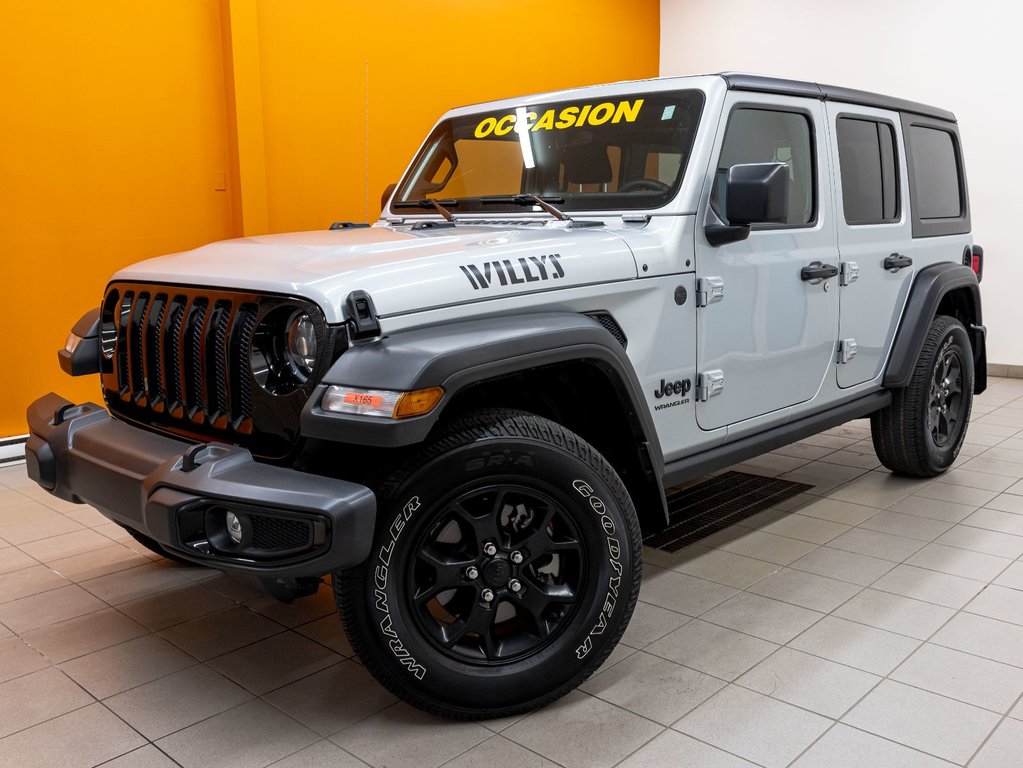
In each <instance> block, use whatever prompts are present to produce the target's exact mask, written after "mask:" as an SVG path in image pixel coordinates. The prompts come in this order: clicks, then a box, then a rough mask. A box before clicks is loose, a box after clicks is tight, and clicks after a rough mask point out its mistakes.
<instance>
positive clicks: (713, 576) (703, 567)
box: [672, 547, 779, 589]
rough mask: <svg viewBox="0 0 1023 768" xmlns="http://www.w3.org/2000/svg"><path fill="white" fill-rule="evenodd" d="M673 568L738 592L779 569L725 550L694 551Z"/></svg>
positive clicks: (701, 548) (699, 548)
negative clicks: (732, 588) (733, 588)
mask: <svg viewBox="0 0 1023 768" xmlns="http://www.w3.org/2000/svg"><path fill="white" fill-rule="evenodd" d="M672 568H673V570H676V571H679V572H680V573H685V574H688V575H689V576H696V577H699V578H701V579H706V580H707V581H714V582H717V583H718V584H725V585H727V586H729V587H735V588H736V589H745V588H746V587H748V586H749V585H750V584H755V583H756V582H758V581H760V580H761V579H762V578H764V577H765V576H767V575H768V574H771V573H774V572H775V571H776V570H778V568H779V566H778V565H776V564H775V563H768V562H767V561H765V560H756V559H754V558H752V557H745V556H744V555H737V554H735V553H733V552H726V551H725V550H723V549H704V548H703V547H690V548H688V550H687V552H686V557H685V559H684V560H682V561H681V562H679V563H678V564H677V565H674V566H672Z"/></svg>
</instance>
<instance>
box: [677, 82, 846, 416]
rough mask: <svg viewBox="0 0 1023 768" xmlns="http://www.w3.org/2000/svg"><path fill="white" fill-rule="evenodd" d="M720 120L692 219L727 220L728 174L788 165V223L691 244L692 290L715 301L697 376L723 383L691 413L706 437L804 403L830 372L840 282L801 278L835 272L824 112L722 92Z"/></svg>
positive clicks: (702, 329)
mask: <svg viewBox="0 0 1023 768" xmlns="http://www.w3.org/2000/svg"><path fill="white" fill-rule="evenodd" d="M722 120H723V121H724V125H722V127H721V129H719V131H718V139H717V146H716V147H715V152H714V157H715V158H716V160H715V163H716V166H715V168H714V176H715V184H714V185H713V189H712V190H711V191H710V192H709V193H706V194H707V198H709V199H705V200H704V202H703V205H702V208H701V215H702V216H703V218H702V219H701V220H702V221H705V222H708V223H710V222H711V221H717V220H721V221H725V222H727V211H726V210H724V204H723V201H722V200H721V199H719V198H721V197H723V194H722V190H723V182H724V179H725V177H726V175H727V172H728V168H729V167H730V166H732V165H736V164H741V163H770V162H780V163H784V164H786V165H787V166H788V175H789V217H788V220H787V221H786V222H785V223H781V224H762V225H761V224H758V225H754V226H753V228H752V231H751V233H750V235H749V237H748V238H747V239H746V240H743V241H740V242H735V243H728V244H726V245H720V246H717V247H715V246H711V245H710V244H709V243H708V242H707V240H706V238H705V237H704V236H703V235H702V233H698V234H697V238H696V239H697V244H696V267H697V277H698V278H699V279H700V280H701V281H702V282H701V284H700V285H701V286H703V287H707V286H709V285H712V284H715V283H717V284H720V286H721V291H722V293H721V298H720V300H719V301H716V302H713V303H708V304H707V306H703V307H701V308H700V309H699V310H698V311H697V334H698V335H697V358H698V364H699V368H698V371H699V374H700V376H701V377H702V381H703V382H704V383H708V382H709V381H710V379H711V377H723V381H722V382H721V384H722V386H720V387H716V388H715V389H714V390H712V391H711V392H710V393H708V395H707V396H706V399H705V400H703V399H701V400H700V401H699V402H698V403H697V407H696V416H697V422H698V423H699V425H700V427H701V428H702V429H705V430H711V429H717V428H719V427H722V426H726V425H728V424H733V423H736V422H740V421H744V420H746V419H750V418H753V417H756V416H761V415H763V414H768V413H771V412H772V411H777V410H779V409H781V408H785V407H787V406H791V405H795V404H797V403H802V402H806V401H809V400H812V399H813V398H814V397H815V395H816V394H817V392H818V391H819V390H820V388H821V384H822V383H823V381H824V379H825V377H826V376H828V375H829V374H830V369H831V366H832V365H833V364H834V355H835V339H836V336H837V332H838V290H837V278H831V279H816V280H804V279H803V276H802V270H803V268H804V267H807V266H809V265H810V264H811V263H813V262H820V263H821V264H825V265H834V266H837V264H838V252H837V248H836V246H835V231H834V221H833V217H832V204H833V203H832V201H833V196H832V194H831V185H830V179H829V168H828V144H827V131H826V124H825V122H824V120H825V115H824V107H823V105H822V103H821V102H820V101H818V100H816V99H802V98H796V97H790V96H782V95H778V94H760V93H749V92H742V91H730V92H729V94H728V96H727V101H726V105H725V110H724V116H723V118H722ZM698 293H699V289H698ZM701 395H703V393H702V392H701V393H699V394H698V397H700V396H701Z"/></svg>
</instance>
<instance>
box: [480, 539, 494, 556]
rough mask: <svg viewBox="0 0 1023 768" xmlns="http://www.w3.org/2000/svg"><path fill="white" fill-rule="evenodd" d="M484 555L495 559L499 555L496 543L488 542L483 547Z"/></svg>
mask: <svg viewBox="0 0 1023 768" xmlns="http://www.w3.org/2000/svg"><path fill="white" fill-rule="evenodd" d="M483 554H485V555H486V556H487V557H493V556H494V555H496V554H497V547H495V546H494V542H492V541H488V542H487V543H486V544H484V545H483Z"/></svg>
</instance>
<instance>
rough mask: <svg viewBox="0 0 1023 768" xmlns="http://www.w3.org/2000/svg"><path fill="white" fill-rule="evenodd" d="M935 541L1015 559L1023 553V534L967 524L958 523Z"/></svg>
mask: <svg viewBox="0 0 1023 768" xmlns="http://www.w3.org/2000/svg"><path fill="white" fill-rule="evenodd" d="M934 543H935V544H945V545H946V546H949V547H959V548H961V549H969V550H972V551H974V552H983V553H984V554H986V555H994V556H995V557H1007V558H1011V559H1013V560H1015V559H1016V558H1017V557H1019V556H1020V555H1023V536H1012V535H1010V534H1007V533H998V532H996V531H987V530H984V529H983V528H971V527H970V526H967V525H957V526H955V527H954V528H951V529H949V530H948V532H947V533H943V534H942V535H941V536H939V537H938V538H937V539H935V540H934Z"/></svg>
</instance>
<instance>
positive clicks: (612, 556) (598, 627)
mask: <svg viewBox="0 0 1023 768" xmlns="http://www.w3.org/2000/svg"><path fill="white" fill-rule="evenodd" d="M572 488H574V489H575V491H576V492H577V493H578V494H579V495H580V496H582V497H583V498H584V499H586V501H587V502H588V503H589V505H590V509H592V510H593V512H594V514H596V515H598V516H599V521H600V527H601V528H602V529H603V531H604V534H605V536H606V537H607V553H608V564H609V565H610V566H611V569H612V570H613V571H614V572H615V573H616V574H617V576H611V577H610V578H609V579H608V581H607V592H606V593H605V595H604V600H603V604H602V605H601V609H600V615H598V616H597V622H596V624H594V625H593V628H592V629H591V630H590V631H589V633H588V634H587V635H586V639H585V640H583V642H582V644H581V645H580V646H579V647H578V648H576V649H575V655H576V658H579V659H583V658H586V656H587V655H588V654H589V653H590V651H592V650H593V638H594V637H595V636H598V635H602V634H604V630H606V629H607V627H608V625H609V622H610V618H611V616H612V615H613V614H614V612H615V608H617V607H618V592H619V589H620V588H621V585H622V544H621V542H620V541H619V540H618V539H617V538H616V537H615V533H616V532H617V529H616V527H615V524H614V520H612V519H611V518H610V517H609V516H608V515H607V514H605V512H604V510H606V509H607V506H606V505H605V504H604V501H603V499H601V498H600V497H599V496H597V495H596V493H595V492H594V490H593V487H592V486H590V484H589V483H587V482H586V481H584V480H574V481H573V482H572Z"/></svg>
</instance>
